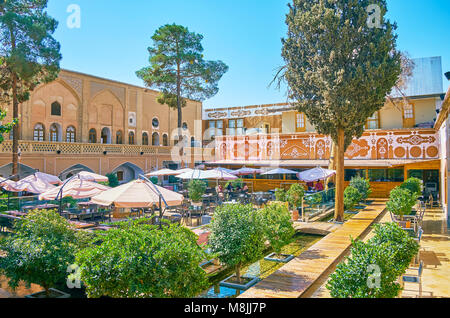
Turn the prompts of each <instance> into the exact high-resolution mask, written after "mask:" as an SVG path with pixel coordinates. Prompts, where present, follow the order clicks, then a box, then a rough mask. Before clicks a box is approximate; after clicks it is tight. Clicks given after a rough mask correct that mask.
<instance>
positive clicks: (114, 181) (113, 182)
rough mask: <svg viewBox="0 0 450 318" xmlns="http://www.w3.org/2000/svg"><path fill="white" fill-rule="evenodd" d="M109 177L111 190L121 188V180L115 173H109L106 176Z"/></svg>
mask: <svg viewBox="0 0 450 318" xmlns="http://www.w3.org/2000/svg"><path fill="white" fill-rule="evenodd" d="M106 177H108V186H109V187H111V188H115V187H117V186H119V179H118V178H117V175H116V174H115V173H108V174H107V175H106Z"/></svg>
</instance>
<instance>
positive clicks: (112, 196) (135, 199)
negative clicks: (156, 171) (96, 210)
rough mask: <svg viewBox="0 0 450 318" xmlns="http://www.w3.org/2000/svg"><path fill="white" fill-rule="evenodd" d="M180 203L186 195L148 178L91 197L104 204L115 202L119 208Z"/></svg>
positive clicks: (164, 205)
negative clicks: (158, 184)
mask: <svg viewBox="0 0 450 318" xmlns="http://www.w3.org/2000/svg"><path fill="white" fill-rule="evenodd" d="M160 196H162V198H161V204H162V207H167V206H174V205H180V204H181V203H182V202H183V199H184V197H183V196H182V195H181V194H178V193H176V192H173V191H170V190H168V189H165V188H162V187H159V186H157V185H155V184H153V183H152V182H149V181H147V180H134V181H131V182H129V183H126V184H124V185H121V186H118V187H116V188H112V189H109V190H107V191H104V192H102V193H100V194H98V195H96V196H94V197H93V198H92V199H91V202H93V203H96V204H98V205H102V206H110V205H112V204H114V206H115V207H117V208H149V207H152V206H153V205H156V206H158V207H159V206H160V205H159V204H160Z"/></svg>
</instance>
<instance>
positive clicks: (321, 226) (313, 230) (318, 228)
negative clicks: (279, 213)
mask: <svg viewBox="0 0 450 318" xmlns="http://www.w3.org/2000/svg"><path fill="white" fill-rule="evenodd" d="M341 227H342V225H340V224H335V223H328V222H313V223H300V222H294V229H295V231H297V232H299V233H304V234H314V235H323V236H326V235H328V234H330V233H333V232H335V231H337V230H338V229H339V228H341Z"/></svg>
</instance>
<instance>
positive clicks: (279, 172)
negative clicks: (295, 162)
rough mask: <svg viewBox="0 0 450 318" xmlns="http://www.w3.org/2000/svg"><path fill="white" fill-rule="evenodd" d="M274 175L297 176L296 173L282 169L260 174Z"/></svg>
mask: <svg viewBox="0 0 450 318" xmlns="http://www.w3.org/2000/svg"><path fill="white" fill-rule="evenodd" d="M274 174H297V171H293V170H288V169H283V168H277V169H273V170H270V171H267V172H264V173H261V175H262V176H267V175H274Z"/></svg>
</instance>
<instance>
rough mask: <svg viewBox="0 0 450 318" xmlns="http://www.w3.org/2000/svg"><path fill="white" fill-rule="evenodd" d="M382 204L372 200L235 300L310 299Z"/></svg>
mask: <svg viewBox="0 0 450 318" xmlns="http://www.w3.org/2000/svg"><path fill="white" fill-rule="evenodd" d="M385 203H386V200H374V201H373V203H372V205H370V206H369V207H367V208H366V209H365V210H363V211H361V212H360V213H359V214H358V215H355V216H354V217H353V218H352V219H351V220H349V221H348V222H346V223H345V224H344V225H343V226H342V227H341V228H339V229H337V230H336V231H334V232H333V233H331V234H329V235H327V236H326V237H325V238H323V239H322V240H320V241H319V242H318V243H316V244H314V245H313V246H312V247H310V248H309V249H308V250H307V251H306V252H304V253H302V254H301V255H300V256H298V257H296V258H295V259H293V260H292V261H290V262H289V263H288V264H286V265H284V266H283V267H281V268H280V269H279V270H278V271H276V272H275V273H273V274H272V275H270V276H269V277H267V278H266V279H264V280H263V281H261V282H259V283H258V284H257V285H255V286H254V287H252V288H250V289H249V290H247V291H246V292H245V293H243V294H242V295H241V296H239V298H300V297H310V296H311V295H312V293H313V292H314V291H315V290H316V289H317V288H319V287H320V286H321V285H322V284H323V283H324V281H326V279H327V277H328V275H329V274H330V273H331V272H332V271H334V269H335V267H336V265H337V264H338V263H339V262H340V261H341V260H342V259H343V256H345V255H346V253H348V250H349V248H350V246H351V238H354V239H356V238H359V237H361V236H363V235H364V234H365V233H367V232H368V231H370V226H371V225H372V224H373V223H374V222H375V221H376V220H377V219H378V218H379V217H380V215H382V213H383V212H384V211H385V206H386V205H385Z"/></svg>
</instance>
